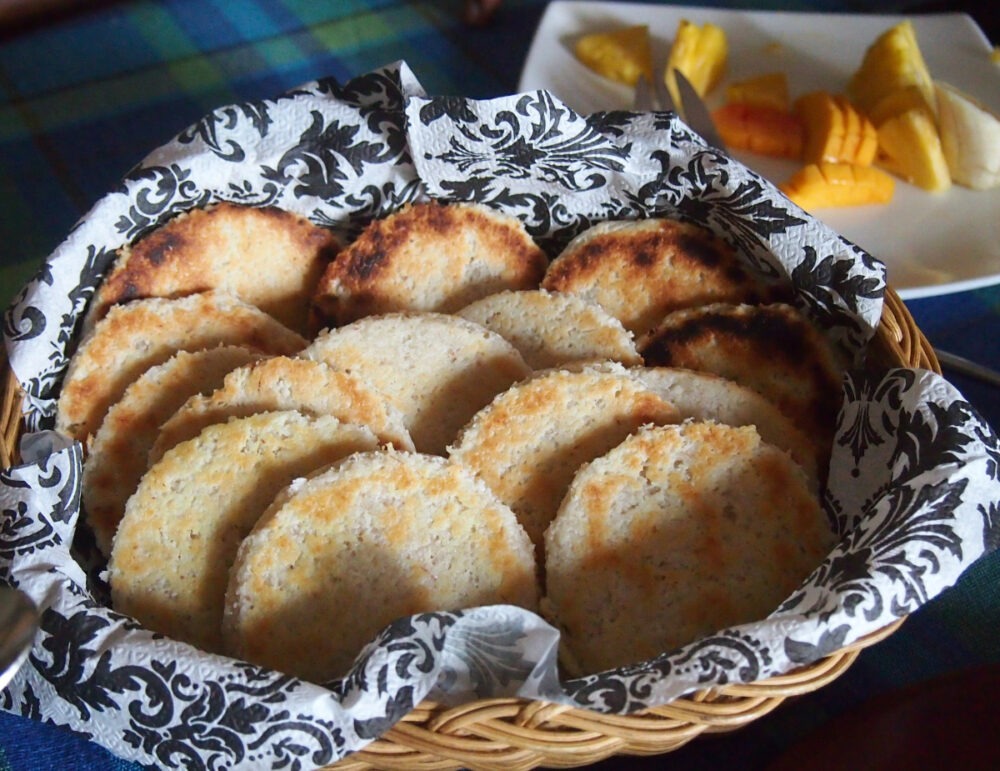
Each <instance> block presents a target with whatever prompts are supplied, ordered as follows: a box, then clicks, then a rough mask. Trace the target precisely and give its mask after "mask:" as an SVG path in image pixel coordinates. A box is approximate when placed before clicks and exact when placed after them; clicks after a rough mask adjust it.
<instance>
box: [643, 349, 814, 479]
mask: <svg viewBox="0 0 1000 771" xmlns="http://www.w3.org/2000/svg"><path fill="white" fill-rule="evenodd" d="M629 374H631V375H634V376H635V377H637V378H639V380H641V381H642V383H643V385H645V386H646V387H647V388H649V389H650V390H651V391H654V392H655V393H657V394H659V395H660V396H661V397H662V398H663V399H664V400H665V401H668V402H670V403H671V404H672V405H673V406H674V407H675V408H676V409H677V412H678V413H679V414H680V417H681V419H682V420H699V421H704V420H710V421H714V422H716V423H724V424H726V425H727V426H754V427H755V428H756V429H757V433H759V434H760V437H761V439H763V440H764V441H765V442H767V443H768V444H773V445H775V446H776V447H780V448H781V449H782V450H785V451H786V452H787V453H788V454H789V455H791V456H792V458H793V459H794V460H795V461H796V462H797V463H798V464H799V465H800V466H802V470H803V471H805V472H806V476H807V477H808V478H809V480H810V482H811V483H812V485H813V489H816V490H818V489H819V474H818V471H817V467H818V463H819V459H818V458H817V457H816V447H815V446H814V444H813V442H812V440H811V439H810V438H809V437H808V436H806V435H805V434H804V433H802V431H801V430H799V428H798V427H796V425H795V424H794V423H792V421H791V420H790V419H789V418H788V417H787V416H786V415H785V414H784V413H783V412H782V411H781V410H779V409H778V408H777V407H776V406H775V405H774V403H772V402H771V401H770V400H769V399H765V398H764V397H763V396H761V395H760V394H759V393H757V392H756V391H754V390H752V389H750V388H747V387H746V386H741V385H740V384H739V383H736V382H734V381H732V380H728V379H726V378H724V377H719V376H718V375H713V374H711V373H708V372H695V371H694V370H689V369H678V368H676V367H634V368H632V369H630V370H629Z"/></svg>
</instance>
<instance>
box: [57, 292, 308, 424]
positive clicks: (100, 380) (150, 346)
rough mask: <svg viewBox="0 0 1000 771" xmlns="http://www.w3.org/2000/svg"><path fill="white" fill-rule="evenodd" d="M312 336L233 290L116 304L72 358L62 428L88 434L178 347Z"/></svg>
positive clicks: (261, 345)
mask: <svg viewBox="0 0 1000 771" xmlns="http://www.w3.org/2000/svg"><path fill="white" fill-rule="evenodd" d="M305 344H306V341H305V339H304V338H302V337H301V336H300V335H298V334H296V333H295V332H293V331H292V330H290V329H288V328H287V327H285V326H284V325H282V324H281V323H280V322H278V321H277V320H275V319H274V317H272V316H270V315H268V314H266V313H264V312H263V311H262V310H260V309H259V308H257V307H256V306H253V305H250V304H248V303H245V302H243V301H241V300H238V299H237V298H235V297H233V296H232V295H229V294H227V293H226V292H220V291H211V292H203V293H200V294H194V295H188V296H186V297H181V298H177V299H166V298H160V297H151V298H148V299H144V300H134V301H132V302H130V303H126V304H124V305H115V306H113V307H112V308H111V310H110V311H109V312H108V315H107V316H105V317H104V318H103V319H101V320H100V321H99V322H98V323H97V324H96V325H95V327H94V328H93V329H92V330H91V331H90V333H89V334H88V335H87V336H86V337H85V338H84V339H83V341H82V342H81V343H80V347H79V348H78V349H77V351H76V353H75V354H74V355H73V358H72V359H71V361H70V364H69V368H68V369H67V371H66V377H65V378H64V379H63V385H62V390H61V391H60V393H59V402H58V408H57V412H56V429H57V430H59V431H62V432H63V433H65V434H67V435H68V436H70V437H72V438H73V439H77V440H79V441H81V442H85V441H88V439H89V437H90V436H91V435H92V434H93V433H94V432H95V431H96V430H97V428H98V427H99V426H100V424H101V421H102V420H104V415H105V414H106V413H107V411H108V409H109V408H110V406H111V405H112V404H114V403H115V402H116V401H118V399H119V398H121V395H122V394H123V393H124V392H125V389H126V388H127V387H128V385H129V384H130V383H132V382H133V381H135V380H136V379H137V378H138V377H139V376H140V375H141V374H142V373H143V372H145V371H146V370H147V369H149V368H150V367H152V366H154V365H156V364H161V363H162V362H165V361H166V360H167V359H169V358H170V357H171V356H173V355H174V354H175V353H177V351H197V350H200V349H202V348H211V347H214V346H216V345H240V346H244V347H247V348H253V349H255V350H258V351H264V352H265V353H275V354H290V353H295V352H297V351H299V350H301V349H302V348H303V347H305Z"/></svg>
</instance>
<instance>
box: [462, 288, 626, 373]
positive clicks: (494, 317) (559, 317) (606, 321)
mask: <svg viewBox="0 0 1000 771" xmlns="http://www.w3.org/2000/svg"><path fill="white" fill-rule="evenodd" d="M458 315H459V316H461V317H462V318H464V319H468V320H469V321H474V322H475V323H477V324H482V325H483V326H484V327H486V328H487V329H492V330H493V331H494V332H496V333H497V334H499V335H501V336H502V337H504V338H505V339H507V340H509V341H510V342H511V343H512V344H513V346H514V347H515V348H517V350H518V351H520V352H521V356H522V357H524V361H525V362H526V363H527V364H528V366H529V367H531V368H532V369H536V370H540V369H547V368H549V367H555V366H559V365H564V364H572V363H576V362H587V361H618V362H621V363H622V364H639V363H640V362H641V361H642V358H641V357H640V356H639V352H638V351H637V350H636V347H635V340H634V339H633V338H632V335H631V334H630V333H629V332H628V330H626V329H625V327H623V326H622V323H621V322H620V321H618V319H616V318H615V317H614V316H612V315H611V314H610V313H608V312H607V311H606V310H604V308H602V307H601V306H600V305H598V304H597V303H592V302H589V301H588V300H585V299H584V298H582V297H578V296H576V295H571V294H564V293H560V292H549V291H547V290H545V289H524V290H520V291H515V290H510V291H505V292H497V293H496V294H491V295H489V296H488V297H484V298H482V299H480V300H476V301H475V302H474V303H471V304H470V305H467V306H465V307H464V308H462V309H461V310H460V311H459V312H458Z"/></svg>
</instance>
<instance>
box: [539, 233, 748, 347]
mask: <svg viewBox="0 0 1000 771" xmlns="http://www.w3.org/2000/svg"><path fill="white" fill-rule="evenodd" d="M542 287H543V288H545V289H549V290H552V291H559V292H569V293H573V294H579V295H582V296H584V297H586V298H588V299H590V300H592V301H594V302H596V303H598V304H599V305H601V306H603V307H604V308H605V309H606V310H607V311H608V312H609V313H610V314H611V315H612V316H615V317H616V318H618V319H619V320H620V321H621V322H622V324H624V325H625V328H626V329H628V330H629V331H631V332H632V333H634V334H635V335H636V336H637V337H638V336H641V335H642V334H644V333H645V332H647V331H648V330H649V329H650V328H651V327H653V326H654V325H655V324H656V323H657V322H659V321H660V319H662V318H663V316H664V315H666V314H667V313H670V312H671V311H674V310H678V309H680V308H689V307H693V306H696V305H704V304H706V303H712V302H750V303H752V302H760V301H762V300H763V299H765V298H766V297H767V296H768V295H767V292H766V291H765V289H764V287H763V286H762V285H761V284H760V282H759V281H758V280H757V279H756V278H755V277H754V275H753V274H751V272H750V271H749V270H748V269H747V268H745V267H744V266H743V264H742V263H741V261H740V259H739V257H738V256H737V254H736V252H735V251H734V250H733V249H732V247H730V246H729V245H728V244H727V243H726V242H725V241H723V240H722V239H720V238H718V237H717V236H715V235H714V234H713V233H711V231H709V230H707V229H705V228H703V227H700V226H698V225H693V224H690V223H686V222H680V221H678V220H673V219H650V220H638V221H623V220H616V221H609V222H602V223H599V224H597V225H594V226H593V227H591V228H589V229H588V230H586V231H584V232H583V233H581V234H580V235H578V236H577V237H576V238H574V239H573V240H572V241H570V243H569V244H567V245H566V247H565V248H564V249H563V251H562V252H561V253H560V254H559V255H558V256H557V257H556V258H555V259H554V260H553V261H552V263H551V264H550V265H549V267H548V270H547V271H546V273H545V277H544V279H543V280H542Z"/></svg>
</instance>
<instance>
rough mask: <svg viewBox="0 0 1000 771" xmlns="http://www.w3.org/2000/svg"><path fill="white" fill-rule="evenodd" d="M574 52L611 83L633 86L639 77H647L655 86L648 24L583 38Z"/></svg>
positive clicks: (585, 63) (577, 43) (597, 33)
mask: <svg viewBox="0 0 1000 771" xmlns="http://www.w3.org/2000/svg"><path fill="white" fill-rule="evenodd" d="M574 52H575V54H576V58H577V59H579V60H580V61H581V62H582V63H583V64H584V65H586V66H587V67H589V68H590V69H592V70H593V71H594V72H596V73H597V74H598V75H602V76H603V77H605V78H608V79H610V80H615V81H618V82H619V83H624V84H626V85H628V86H634V85H635V84H636V82H637V81H638V80H639V75H645V76H646V79H647V80H649V82H650V83H652V82H653V54H652V48H651V46H650V42H649V27H648V26H647V25H645V24H636V25H634V26H631V27H622V28H621V29H615V30H610V31H608V32H594V33H591V34H589V35H584V36H583V37H581V38H580V39H579V40H577V42H576V46H575V48H574Z"/></svg>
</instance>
